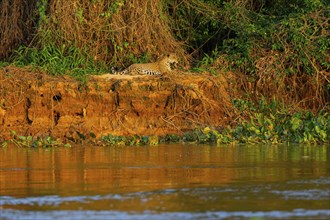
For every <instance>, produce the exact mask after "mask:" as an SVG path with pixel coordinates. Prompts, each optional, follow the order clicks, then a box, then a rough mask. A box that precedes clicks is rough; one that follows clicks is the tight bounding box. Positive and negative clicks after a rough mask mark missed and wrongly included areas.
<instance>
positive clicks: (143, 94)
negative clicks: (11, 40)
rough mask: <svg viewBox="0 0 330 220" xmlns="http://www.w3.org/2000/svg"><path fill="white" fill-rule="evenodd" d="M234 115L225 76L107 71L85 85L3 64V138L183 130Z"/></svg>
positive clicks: (0, 97)
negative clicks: (112, 73)
mask: <svg viewBox="0 0 330 220" xmlns="http://www.w3.org/2000/svg"><path fill="white" fill-rule="evenodd" d="M230 115H231V105H230V101H229V96H228V94H227V83H226V81H225V79H224V78H223V77H215V76H211V75H205V74H203V75H201V74H198V75H197V74H192V73H181V72H177V73H175V74H171V75H165V76H162V77H155V76H139V77H129V76H114V75H108V76H101V77H93V78H91V79H90V80H89V81H88V83H87V84H86V85H83V84H82V83H81V82H79V81H77V80H74V79H72V78H70V77H51V76H48V75H46V74H43V73H40V72H37V71H29V70H27V69H20V68H16V67H6V68H2V69H1V70H0V140H1V139H3V140H5V139H8V138H9V137H10V130H14V131H16V132H17V133H19V134H21V135H33V136H40V135H52V136H54V137H57V138H62V139H67V138H70V139H72V138H74V139H76V138H79V137H81V136H84V137H86V138H88V137H90V136H94V134H95V135H96V137H99V136H101V135H107V134H113V135H134V134H138V135H166V134H179V133H182V132H184V131H186V130H191V129H194V128H196V127H203V126H207V125H211V126H222V125H226V124H228V120H229V119H230Z"/></svg>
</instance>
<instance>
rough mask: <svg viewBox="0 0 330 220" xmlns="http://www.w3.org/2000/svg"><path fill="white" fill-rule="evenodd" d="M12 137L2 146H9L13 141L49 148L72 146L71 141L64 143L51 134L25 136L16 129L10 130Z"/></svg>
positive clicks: (14, 142)
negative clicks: (18, 133)
mask: <svg viewBox="0 0 330 220" xmlns="http://www.w3.org/2000/svg"><path fill="white" fill-rule="evenodd" d="M10 133H11V136H12V138H11V139H9V140H6V141H4V142H3V143H2V145H1V146H2V147H6V146H8V144H9V143H13V144H14V145H16V146H18V147H42V148H49V147H60V146H63V147H71V145H70V144H69V143H66V144H64V143H62V141H61V140H59V139H54V138H53V137H51V136H48V135H47V136H40V137H33V136H31V135H29V136H24V135H17V134H16V132H15V131H10Z"/></svg>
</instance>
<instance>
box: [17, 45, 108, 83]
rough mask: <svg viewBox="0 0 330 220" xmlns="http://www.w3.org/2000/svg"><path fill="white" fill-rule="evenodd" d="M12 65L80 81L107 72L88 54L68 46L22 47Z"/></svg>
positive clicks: (102, 65)
mask: <svg viewBox="0 0 330 220" xmlns="http://www.w3.org/2000/svg"><path fill="white" fill-rule="evenodd" d="M83 54H85V55H83ZM12 64H14V65H16V66H28V65H29V66H32V67H34V68H40V69H41V70H42V71H45V72H47V73H49V74H52V75H62V74H67V75H71V76H73V77H75V78H78V79H83V78H84V77H85V76H86V75H87V74H91V73H94V74H95V73H102V72H106V69H105V68H106V67H105V65H104V64H102V63H96V62H94V61H93V60H91V59H89V58H88V55H87V54H86V53H81V52H80V51H79V50H78V49H77V48H75V47H72V46H69V47H67V46H66V45H62V47H61V48H57V47H56V46H55V45H51V44H49V45H45V46H44V47H42V48H40V49H38V48H29V47H25V46H22V47H20V48H18V49H17V50H16V51H15V52H14V54H13V56H12Z"/></svg>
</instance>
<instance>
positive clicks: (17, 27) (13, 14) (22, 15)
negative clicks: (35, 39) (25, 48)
mask: <svg viewBox="0 0 330 220" xmlns="http://www.w3.org/2000/svg"><path fill="white" fill-rule="evenodd" d="M35 6H36V0H31V1H27V0H12V1H10V0H2V1H0V59H3V58H6V57H8V56H9V55H10V53H11V52H12V50H13V49H16V48H17V47H18V46H19V45H20V44H22V43H23V44H24V43H27V42H29V41H30V40H31V38H32V34H33V32H34V29H33V27H34V25H35V23H34V20H33V18H34V17H35V16H34V12H35V11H34V9H35Z"/></svg>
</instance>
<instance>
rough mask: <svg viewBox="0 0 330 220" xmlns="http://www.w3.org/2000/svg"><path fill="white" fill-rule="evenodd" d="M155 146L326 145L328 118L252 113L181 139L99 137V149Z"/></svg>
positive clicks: (326, 115)
mask: <svg viewBox="0 0 330 220" xmlns="http://www.w3.org/2000/svg"><path fill="white" fill-rule="evenodd" d="M159 143H197V144H216V145H220V144H235V143H249V144H251V143H270V144H277V143H307V144H320V143H330V114H329V113H327V112H321V113H320V114H319V115H314V114H312V113H311V112H306V113H297V112H296V113H292V114H290V113H288V112H280V111H277V112H275V113H274V112H271V111H269V112H267V111H266V112H264V113H252V114H251V115H250V120H242V121H241V122H240V123H238V124H237V125H235V126H228V127H226V128H223V129H212V128H210V127H205V128H196V129H194V130H193V131H191V132H186V133H184V134H183V135H174V134H169V135H166V136H165V137H155V136H137V135H136V136H133V137H124V136H112V135H107V136H102V137H101V139H100V142H99V144H102V145H112V146H113V145H129V146H131V145H148V144H150V145H158V144H159Z"/></svg>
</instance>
